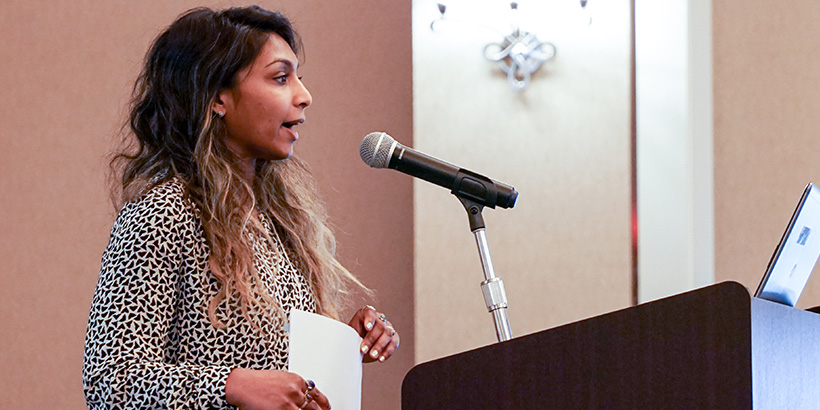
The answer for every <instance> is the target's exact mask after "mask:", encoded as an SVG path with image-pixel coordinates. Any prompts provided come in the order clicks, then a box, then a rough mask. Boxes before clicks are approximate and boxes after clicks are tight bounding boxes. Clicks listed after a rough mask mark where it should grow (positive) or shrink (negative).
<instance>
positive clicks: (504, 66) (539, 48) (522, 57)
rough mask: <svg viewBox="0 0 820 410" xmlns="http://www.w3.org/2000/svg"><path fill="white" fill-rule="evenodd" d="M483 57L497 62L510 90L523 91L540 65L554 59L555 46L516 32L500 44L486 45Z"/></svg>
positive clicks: (532, 35)
mask: <svg viewBox="0 0 820 410" xmlns="http://www.w3.org/2000/svg"><path fill="white" fill-rule="evenodd" d="M484 57H486V58H487V59H488V60H490V61H496V62H498V67H499V68H501V71H504V72H505V73H506V74H507V84H509V85H510V87H512V89H514V90H523V89H525V88H527V86H528V85H529V84H530V79H531V77H532V74H533V73H535V72H536V71H538V69H539V68H541V64H544V62H545V61H547V60H550V59H552V58H553V57H555V45H553V44H552V43H549V42H541V41H539V40H538V37H536V36H535V34H532V33H528V32H526V31H523V32H522V31H520V30H516V31H515V32H513V33H512V34H510V35H508V36H507V37H506V38H504V41H503V42H501V43H497V44H492V43H491V44H487V46H485V47H484Z"/></svg>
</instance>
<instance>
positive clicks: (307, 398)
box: [225, 368, 330, 410]
mask: <svg viewBox="0 0 820 410" xmlns="http://www.w3.org/2000/svg"><path fill="white" fill-rule="evenodd" d="M312 383H313V382H311V381H308V380H305V379H303V378H302V377H301V376H299V375H298V374H295V373H289V372H285V371H281V370H251V369H242V368H236V369H233V370H232V371H231V374H230V375H228V381H227V382H226V383H225V399H226V400H227V402H228V403H230V404H233V405H234V406H237V407H239V408H240V409H241V410H285V409H287V410H294V409H310V410H330V403H328V400H327V397H325V395H324V394H322V393H321V392H320V391H319V389H318V388H316V387H315V385H314V386H313V387H310V386H311V384H312Z"/></svg>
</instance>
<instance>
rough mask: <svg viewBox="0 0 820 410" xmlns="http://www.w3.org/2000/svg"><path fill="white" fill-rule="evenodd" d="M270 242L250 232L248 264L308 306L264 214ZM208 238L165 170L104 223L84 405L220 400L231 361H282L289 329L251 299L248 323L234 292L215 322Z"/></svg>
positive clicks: (284, 298) (285, 303)
mask: <svg viewBox="0 0 820 410" xmlns="http://www.w3.org/2000/svg"><path fill="white" fill-rule="evenodd" d="M260 219H261V220H262V224H263V225H264V226H265V228H267V229H268V232H269V233H270V235H271V237H272V238H274V241H275V245H276V249H271V246H270V245H269V242H268V241H266V240H263V239H261V238H255V239H254V240H253V248H254V251H255V255H254V264H255V266H256V269H257V272H258V273H259V276H260V279H261V281H262V282H263V283H264V284H265V287H266V288H267V289H266V290H267V291H268V294H269V295H271V296H272V297H273V298H274V299H275V300H276V301H278V303H279V304H280V305H281V306H282V308H283V310H284V312H285V313H286V314H287V313H288V312H290V310H291V309H293V308H298V309H301V310H306V311H309V312H315V311H316V305H315V300H314V297H313V295H312V293H311V290H310V287H309V286H308V284H307V282H306V280H305V278H304V277H303V276H302V275H301V274H300V273H299V272H297V271H296V269H295V268H294V266H293V264H291V263H290V261H289V260H288V257H287V253H286V252H285V251H284V248H283V246H282V243H281V242H280V241H279V239H278V238H277V235H276V234H275V231H274V230H273V229H272V227H271V223H270V221H269V220H268V218H265V217H264V215H263V216H261V217H260ZM208 255H209V248H208V244H207V243H206V240H205V234H204V231H203V228H202V224H201V222H200V219H199V212H198V211H197V209H196V207H195V206H194V205H193V203H192V202H191V201H190V200H188V199H187V198H185V196H184V195H183V184H182V182H181V181H179V180H176V179H175V180H171V181H169V182H166V183H164V184H161V185H159V186H157V187H155V188H154V189H152V190H151V191H150V192H149V193H147V194H146V195H144V196H143V197H142V198H140V199H139V200H137V201H135V202H132V203H129V204H127V205H126V206H125V207H124V208H123V209H122V211H121V212H120V214H119V216H118V217H117V220H116V222H115V223H114V226H113V228H112V230H111V239H110V242H109V244H108V247H107V248H106V250H105V253H104V254H103V257H102V268H101V269H100V276H99V279H98V282H97V288H96V291H95V293H94V299H93V301H92V303H91V312H90V314H89V318H88V329H87V333H86V342H85V358H84V361H83V390H84V392H85V397H86V401H87V403H88V406H89V408H91V409H227V408H233V406H230V405H229V404H227V402H226V401H225V381H226V379H227V377H228V374H229V373H230V371H231V369H233V368H236V367H245V368H252V369H278V370H285V369H286V368H287V360H288V338H287V333H286V331H285V329H284V325H283V323H281V321H280V320H277V319H275V318H271V315H265V314H262V312H260V311H259V310H260V309H259V308H253V309H251V311H250V316H251V317H252V318H253V320H254V321H255V322H256V323H257V326H258V328H253V326H251V325H250V324H249V323H248V321H247V320H245V318H244V316H243V315H242V312H241V310H240V309H239V307H238V306H235V305H238V303H237V302H236V298H235V297H234V298H232V302H231V305H230V306H231V308H229V309H226V308H225V302H223V303H222V304H221V305H220V306H219V309H217V312H218V317H219V319H220V320H222V321H223V323H225V324H226V325H227V326H226V328H225V329H216V328H214V327H213V326H212V325H211V322H210V320H209V319H208V305H209V303H210V301H211V298H213V296H214V295H216V294H217V292H218V291H219V286H218V282H217V280H216V279H215V278H214V277H213V276H212V275H211V274H210V273H209V270H208Z"/></svg>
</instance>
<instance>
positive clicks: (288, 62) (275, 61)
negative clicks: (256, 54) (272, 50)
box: [265, 58, 294, 70]
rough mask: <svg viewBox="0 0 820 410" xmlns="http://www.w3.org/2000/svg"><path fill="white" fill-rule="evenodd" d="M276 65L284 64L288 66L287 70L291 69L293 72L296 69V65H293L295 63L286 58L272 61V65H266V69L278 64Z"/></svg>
mask: <svg viewBox="0 0 820 410" xmlns="http://www.w3.org/2000/svg"><path fill="white" fill-rule="evenodd" d="M276 63H282V64H284V65H285V66H287V68H289V69H291V70H293V68H294V64H293V62H292V61H290V60H288V59H286V58H277V59H275V60H273V61H271V62H270V63H268V65H266V66H265V67H270V66H272V65H274V64H276Z"/></svg>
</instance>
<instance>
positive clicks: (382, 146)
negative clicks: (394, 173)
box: [359, 132, 398, 168]
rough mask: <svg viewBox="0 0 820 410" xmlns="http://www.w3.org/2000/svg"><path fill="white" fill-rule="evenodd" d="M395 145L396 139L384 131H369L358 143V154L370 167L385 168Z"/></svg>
mask: <svg viewBox="0 0 820 410" xmlns="http://www.w3.org/2000/svg"><path fill="white" fill-rule="evenodd" d="M395 145H398V144H397V143H396V140H394V139H393V137H391V136H389V135H387V133H386V132H371V133H370V134H367V136H365V137H364V139H363V140H362V143H361V144H360V145H359V156H361V157H362V161H364V163H365V164H367V165H369V166H370V167H372V168H387V165H388V164H389V163H390V155H391V154H392V151H393V147H394V146H395Z"/></svg>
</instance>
